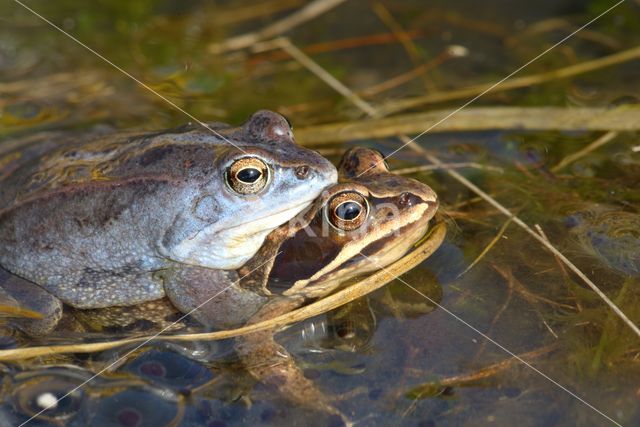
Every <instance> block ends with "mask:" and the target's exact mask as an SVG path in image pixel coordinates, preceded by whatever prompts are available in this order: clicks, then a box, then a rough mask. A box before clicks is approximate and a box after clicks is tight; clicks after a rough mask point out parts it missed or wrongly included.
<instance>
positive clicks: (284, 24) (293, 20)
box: [208, 0, 346, 54]
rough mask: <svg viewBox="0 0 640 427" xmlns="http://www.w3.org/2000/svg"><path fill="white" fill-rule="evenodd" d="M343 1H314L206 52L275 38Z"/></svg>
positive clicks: (222, 51)
mask: <svg viewBox="0 0 640 427" xmlns="http://www.w3.org/2000/svg"><path fill="white" fill-rule="evenodd" d="M345 1H346V0H314V1H312V2H311V3H309V4H307V5H306V6H305V7H303V8H302V9H300V10H298V11H296V12H294V13H292V14H291V15H289V16H287V17H285V18H282V19H281V20H279V21H276V22H274V23H272V24H270V25H267V26H266V27H264V28H262V29H260V30H258V31H256V32H253V33H248V34H243V35H240V36H236V37H231V38H230V39H227V40H225V41H223V42H221V43H214V44H211V45H209V47H208V50H209V52H210V53H213V54H220V53H224V52H228V51H230V50H239V49H244V48H247V47H249V46H251V45H253V44H254V43H258V42H260V41H262V40H266V39H269V38H272V37H276V36H278V35H280V34H283V33H285V32H287V31H289V30H291V29H292V28H295V27H297V26H298V25H301V24H304V23H305V22H307V21H310V20H311V19H314V18H316V17H318V16H319V15H322V14H323V13H325V12H327V11H329V10H331V9H333V8H334V7H336V6H338V5H339V4H341V3H344V2H345Z"/></svg>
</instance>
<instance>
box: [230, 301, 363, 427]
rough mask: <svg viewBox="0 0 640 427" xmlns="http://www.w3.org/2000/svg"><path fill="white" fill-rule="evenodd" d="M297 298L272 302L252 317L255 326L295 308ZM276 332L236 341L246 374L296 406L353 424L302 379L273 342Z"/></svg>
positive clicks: (313, 386)
mask: <svg viewBox="0 0 640 427" xmlns="http://www.w3.org/2000/svg"><path fill="white" fill-rule="evenodd" d="M300 302H301V300H300V299H299V298H287V299H280V300H273V301H271V302H270V303H269V304H266V305H265V306H264V307H263V308H262V309H261V310H259V311H258V313H256V315H255V316H253V317H252V318H251V320H250V322H249V323H256V322H258V321H260V320H265V319H268V318H271V317H273V316H274V315H277V314H282V313H285V312H287V311H289V310H290V309H292V308H295V307H298V306H299V305H300ZM275 332H276V331H275V330H266V331H260V332H256V333H253V334H249V335H245V336H242V337H239V338H238V339H237V343H236V347H235V349H236V352H237V353H238V356H239V357H240V359H241V360H242V362H243V364H244V365H245V367H246V369H247V370H248V371H249V373H250V374H251V375H252V376H253V377H254V378H256V379H257V380H258V381H259V382H261V383H262V384H264V385H265V386H266V387H267V388H273V389H274V390H277V392H278V393H279V394H280V395H281V396H282V397H284V398H285V399H287V400H288V401H289V402H292V403H295V404H297V405H300V406H303V407H307V408H311V409H314V410H319V411H323V412H325V413H328V414H331V415H333V416H336V417H338V418H339V419H340V420H341V421H342V422H343V423H344V424H345V425H352V424H353V423H352V422H351V421H350V420H349V419H348V418H347V417H346V416H345V415H344V414H343V413H342V412H341V411H340V410H339V409H337V408H336V407H335V406H334V405H333V404H332V403H331V399H329V398H328V397H327V396H326V395H325V394H324V393H323V392H322V391H320V390H319V389H318V388H317V387H316V385H315V384H314V383H313V381H311V380H309V379H308V378H307V377H305V376H304V374H303V372H302V370H301V369H300V367H299V366H298V365H297V364H296V362H295V360H294V359H293V357H292V356H291V354H289V352H288V351H287V350H286V349H285V348H284V347H282V346H281V345H280V344H278V343H277V342H276V341H275V340H274V339H273V336H274V333H275Z"/></svg>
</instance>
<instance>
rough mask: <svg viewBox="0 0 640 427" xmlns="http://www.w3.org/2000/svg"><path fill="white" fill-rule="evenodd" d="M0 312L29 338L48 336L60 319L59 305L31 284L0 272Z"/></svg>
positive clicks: (60, 305) (58, 301)
mask: <svg viewBox="0 0 640 427" xmlns="http://www.w3.org/2000/svg"><path fill="white" fill-rule="evenodd" d="M0 304H2V307H3V309H0V312H2V314H4V315H5V316H6V317H9V318H10V323H11V324H12V325H13V326H15V327H16V328H17V329H20V330H21V331H23V332H24V333H26V334H28V335H30V336H44V335H47V334H49V333H51V332H52V331H53V330H54V329H55V327H56V326H57V324H58V322H59V321H60V319H61V318H62V302H61V301H60V300H59V299H58V298H56V297H55V296H53V295H51V294H50V293H49V292H47V291H46V290H44V289H42V288H41V287H40V286H38V285H36V284H35V283H33V282H30V281H28V280H25V279H22V278H20V277H18V276H14V275H13V274H11V273H9V272H7V271H6V270H3V269H0Z"/></svg>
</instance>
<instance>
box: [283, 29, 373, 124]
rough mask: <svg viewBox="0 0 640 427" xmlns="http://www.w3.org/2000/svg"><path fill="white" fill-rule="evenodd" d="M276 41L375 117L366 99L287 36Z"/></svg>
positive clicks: (332, 86)
mask: <svg viewBox="0 0 640 427" xmlns="http://www.w3.org/2000/svg"><path fill="white" fill-rule="evenodd" d="M275 42H276V43H277V44H278V45H279V46H280V47H281V48H282V49H283V50H284V51H285V52H287V53H288V54H289V55H291V57H292V58H293V59H295V60H296V61H298V62H300V63H301V64H302V65H303V66H304V67H305V68H307V69H308V70H310V71H311V72H312V73H313V74H315V75H316V76H318V77H319V78H320V79H321V80H322V81H323V82H325V83H326V84H327V85H329V86H330V87H331V88H333V89H334V90H335V91H336V92H338V93H339V94H340V95H342V96H344V97H345V98H347V99H348V100H349V101H351V102H352V103H353V104H354V105H355V106H356V107H358V108H359V109H361V110H362V111H364V112H365V113H367V114H368V115H370V116H372V117H375V116H376V111H375V110H374V109H373V107H371V106H370V105H369V104H368V103H367V102H366V101H364V100H363V99H362V98H360V97H359V96H358V95H357V94H356V93H354V92H353V91H351V90H350V89H349V88H348V87H346V86H345V85H343V84H342V82H340V81H339V80H338V79H336V78H335V77H333V76H332V75H331V74H330V73H329V72H327V71H326V70H325V69H324V68H322V67H321V66H320V65H318V63H316V62H315V61H314V60H312V59H311V58H310V57H309V56H307V54H305V53H304V52H302V51H301V50H300V49H298V48H297V47H296V46H294V45H293V43H291V41H290V40H289V39H287V38H286V37H281V38H279V39H276V40H275Z"/></svg>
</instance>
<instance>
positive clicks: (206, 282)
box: [158, 265, 264, 329]
mask: <svg viewBox="0 0 640 427" xmlns="http://www.w3.org/2000/svg"><path fill="white" fill-rule="evenodd" d="M158 275H159V276H160V277H161V278H162V280H163V282H164V289H165V292H166V295H167V297H168V298H169V300H171V302H172V303H173V304H174V305H175V306H176V307H177V308H178V310H180V311H181V312H183V313H185V314H189V315H190V316H191V317H192V318H193V319H195V320H197V321H198V322H200V323H202V324H203V325H205V326H208V327H213V328H219V329H223V328H228V327H234V326H238V325H241V324H244V323H245V322H246V321H247V319H248V318H249V317H250V316H251V315H252V314H253V312H254V311H255V309H254V307H259V306H260V305H262V304H263V301H264V297H263V296H260V295H258V294H256V293H254V292H251V291H249V290H246V289H242V288H240V287H239V286H238V283H237V282H238V274H237V273H236V272H235V271H230V270H216V269H211V268H205V267H196V266H186V265H180V266H178V267H177V268H175V269H167V270H163V271H162V272H159V273H158Z"/></svg>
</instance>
